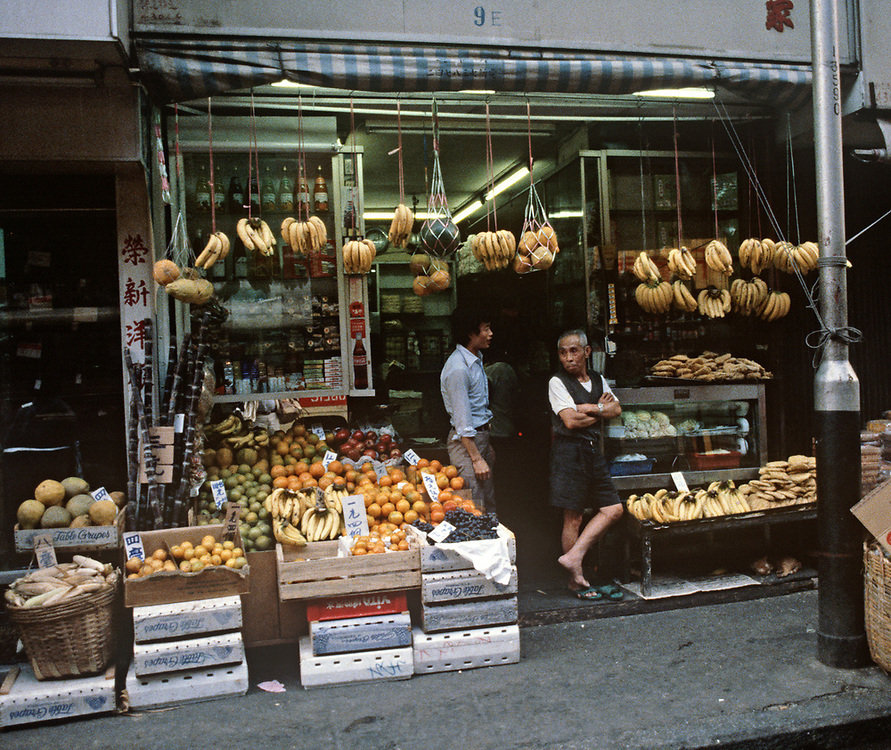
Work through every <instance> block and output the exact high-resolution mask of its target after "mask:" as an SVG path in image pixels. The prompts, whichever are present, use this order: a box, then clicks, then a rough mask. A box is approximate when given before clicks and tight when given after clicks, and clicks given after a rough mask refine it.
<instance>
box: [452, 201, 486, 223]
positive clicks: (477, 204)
mask: <svg viewBox="0 0 891 750" xmlns="http://www.w3.org/2000/svg"><path fill="white" fill-rule="evenodd" d="M482 207H483V202H482V201H481V200H475V201H474V202H473V203H468V204H467V205H466V206H464V208H462V209H461V210H460V211H458V213H456V214H455V215H454V216H453V217H452V221H454V222H455V223H456V224H457V223H458V222H459V221H464V219H466V218H467V217H468V216H470V214H472V213H473V212H474V211H479V210H480V209H481V208H482Z"/></svg>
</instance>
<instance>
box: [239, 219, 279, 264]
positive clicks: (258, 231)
mask: <svg viewBox="0 0 891 750" xmlns="http://www.w3.org/2000/svg"><path fill="white" fill-rule="evenodd" d="M235 233H236V234H237V235H238V239H240V240H241V242H242V244H243V245H244V247H245V249H246V250H255V251H256V252H258V253H260V255H266V256H269V255H272V254H273V253H274V252H275V235H274V234H273V233H272V230H271V229H270V228H269V224H267V223H266V222H265V221H263V219H259V218H257V217H254V218H252V219H248V218H245V217H243V218H241V219H239V220H238V223H237V224H236V225H235Z"/></svg>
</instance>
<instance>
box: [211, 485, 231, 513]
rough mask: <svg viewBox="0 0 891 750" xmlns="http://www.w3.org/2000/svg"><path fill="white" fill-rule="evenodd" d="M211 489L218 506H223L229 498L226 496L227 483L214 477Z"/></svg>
mask: <svg viewBox="0 0 891 750" xmlns="http://www.w3.org/2000/svg"><path fill="white" fill-rule="evenodd" d="M210 491H211V493H213V501H214V503H215V504H216V506H217V508H222V507H223V504H224V503H225V502H226V501H227V500H228V499H229V498H228V497H226V484H225V482H223V480H222V479H214V480H213V481H211V483H210Z"/></svg>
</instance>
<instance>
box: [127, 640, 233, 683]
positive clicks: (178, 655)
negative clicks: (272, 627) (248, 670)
mask: <svg viewBox="0 0 891 750" xmlns="http://www.w3.org/2000/svg"><path fill="white" fill-rule="evenodd" d="M243 659H244V642H243V641H242V640H241V633H238V632H235V633H220V634H219V635H209V636H205V637H203V638H181V639H180V640H176V641H163V642H160V643H137V644H135V645H134V646H133V668H134V670H135V672H136V674H137V675H138V676H139V677H143V676H145V675H149V674H158V673H160V672H179V671H181V670H183V669H199V668H200V669H204V668H206V667H216V666H219V665H221V664H238V663H239V662H241V661H242V660H243Z"/></svg>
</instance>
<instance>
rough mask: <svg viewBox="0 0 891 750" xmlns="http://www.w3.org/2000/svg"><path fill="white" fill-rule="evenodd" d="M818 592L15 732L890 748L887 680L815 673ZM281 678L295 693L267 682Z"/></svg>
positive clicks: (632, 620) (271, 663)
mask: <svg viewBox="0 0 891 750" xmlns="http://www.w3.org/2000/svg"><path fill="white" fill-rule="evenodd" d="M816 623H817V592H816V591H814V590H808V591H798V592H795V593H790V594H787V595H783V596H773V597H767V598H762V599H754V600H749V601H737V602H730V603H721V604H713V605H707V606H696V607H688V608H684V609H673V610H668V611H658V612H651V613H641V614H633V615H629V616H618V617H607V618H599V619H594V620H581V621H573V622H560V623H554V624H546V625H535V626H528V627H523V628H522V629H521V644H522V657H521V661H520V663H518V664H512V665H506V666H498V667H488V668H482V669H474V670H468V671H464V672H448V673H439V674H428V675H419V676H416V677H413V678H412V679H410V680H405V681H398V682H373V683H362V684H350V685H343V686H338V687H329V688H319V689H314V690H304V689H303V688H302V687H300V685H299V682H298V668H297V660H296V654H295V649H294V648H291V647H289V648H274V649H264V650H262V651H258V652H256V653H251V655H250V658H249V664H250V668H251V689H250V691H249V692H248V694H247V695H245V696H243V697H237V698H231V699H227V700H225V701H206V702H198V703H192V704H188V705H183V706H181V707H177V708H174V709H167V710H160V711H152V712H139V713H133V714H126V715H108V716H105V717H97V718H91V719H80V720H74V721H68V722H60V723H55V724H37V725H32V726H30V727H14V728H10V729H7V730H5V731H4V732H3V733H2V735H0V739H2V743H3V745H4V746H5V747H10V748H12V747H15V748H17V750H27V749H28V748H40V750H45V748H47V747H66V748H72V749H75V748H122V747H123V748H130V747H133V748H136V747H138V748H141V750H145V749H148V748H202V749H204V748H220V747H223V748H226V747H260V746H264V747H267V748H325V749H326V750H328V749H331V750H334V749H336V750H341V749H343V750H356V749H357V748H361V749H362V750H378V749H380V750H413V749H415V748H417V749H419V750H424V749H426V748H464V749H465V750H489V749H492V750H494V749H495V748H499V749H501V748H522V749H525V748H530V749H531V748H546V749H550V748H561V749H563V748H565V749H566V750H574V749H576V748H698V747H731V748H740V749H741V748H783V749H784V750H786V749H787V748H880V747H885V748H887V747H889V746H891V741H889V740H887V739H886V738H888V737H889V736H891V678H889V676H888V675H887V674H886V673H885V672H883V671H882V670H881V669H880V668H878V667H876V666H871V667H867V668H862V669H856V670H838V669H834V668H831V667H827V666H825V665H823V664H821V663H820V662H818V661H817V658H816ZM270 679H277V680H279V681H280V682H282V683H283V684H284V685H285V687H286V692H285V693H277V694H276V693H266V692H263V691H262V690H259V689H258V688H257V687H256V685H257V683H259V682H261V681H264V680H270Z"/></svg>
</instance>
